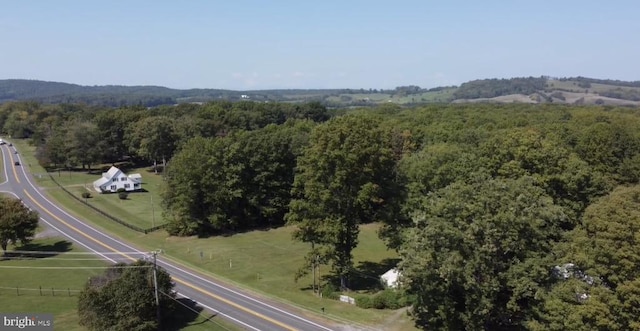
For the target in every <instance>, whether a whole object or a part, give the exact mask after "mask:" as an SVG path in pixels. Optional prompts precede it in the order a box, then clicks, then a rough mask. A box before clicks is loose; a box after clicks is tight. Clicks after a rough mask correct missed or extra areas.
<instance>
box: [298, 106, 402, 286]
mask: <svg viewBox="0 0 640 331" xmlns="http://www.w3.org/2000/svg"><path fill="white" fill-rule="evenodd" d="M400 193H401V190H400V187H399V185H398V182H397V170H396V159H395V158H394V152H393V145H392V137H391V132H390V130H385V129H383V128H382V127H381V121H380V120H379V119H376V118H375V117H372V116H370V115H359V116H349V115H348V116H343V117H339V118H334V119H332V120H329V121H328V122H326V123H324V124H322V125H320V126H318V127H316V128H315V129H314V131H313V132H312V134H311V138H310V143H309V146H308V148H307V149H306V150H305V151H304V154H303V155H302V156H301V157H300V158H299V159H298V166H297V174H296V178H295V182H294V189H293V195H294V197H295V199H294V200H292V201H291V204H290V212H289V213H288V215H287V217H286V218H287V220H288V222H289V223H291V224H296V225H297V227H298V230H297V231H296V232H295V234H294V238H295V239H297V240H300V241H303V242H308V243H311V244H312V247H313V249H318V253H322V255H324V256H323V259H326V260H328V261H331V263H332V266H333V269H334V271H335V272H336V274H337V275H338V276H339V277H340V279H341V283H342V284H341V285H342V286H343V287H347V286H348V274H349V272H350V270H351V269H352V267H353V266H352V264H353V261H352V254H351V252H352V250H353V249H354V248H355V247H356V246H357V244H358V233H359V228H358V226H359V225H360V224H362V223H366V222H373V221H386V220H389V219H391V218H393V217H394V216H395V214H394V212H395V211H397V208H396V207H397V204H398V199H399V197H400V196H401V194H400ZM311 263H314V260H313V256H311V257H310V259H308V261H307V264H311ZM301 270H308V268H307V266H303V268H302V269H301Z"/></svg>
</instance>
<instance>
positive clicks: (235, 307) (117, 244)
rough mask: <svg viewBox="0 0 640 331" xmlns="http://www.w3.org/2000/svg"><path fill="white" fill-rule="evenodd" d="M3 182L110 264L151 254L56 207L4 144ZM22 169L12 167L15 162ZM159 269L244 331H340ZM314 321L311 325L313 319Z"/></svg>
mask: <svg viewBox="0 0 640 331" xmlns="http://www.w3.org/2000/svg"><path fill="white" fill-rule="evenodd" d="M0 147H1V151H2V162H3V163H4V169H5V171H4V175H5V176H4V177H5V178H6V180H5V181H4V182H2V183H0V191H4V192H10V193H12V194H14V195H15V196H17V197H19V198H20V199H22V201H23V203H24V204H25V205H27V206H29V207H30V208H32V209H33V210H35V211H37V212H38V213H40V217H41V221H43V222H44V223H45V224H47V225H48V226H49V227H51V228H53V229H55V230H56V231H58V232H60V233H61V234H62V235H64V236H66V237H68V238H69V239H70V240H72V241H74V242H76V243H77V244H79V245H80V246H83V247H84V248H86V249H87V250H89V251H92V252H94V253H95V254H97V255H99V256H101V257H103V258H104V259H105V260H108V261H111V262H131V261H134V260H137V259H140V258H142V257H144V256H146V255H148V253H149V252H146V251H143V250H139V249H137V248H135V247H134V246H133V245H131V244H128V243H125V242H123V241H122V240H119V239H117V238H114V237H113V236H110V235H109V234H106V233H104V232H103V231H101V230H100V229H97V228H95V227H92V226H90V225H88V224H86V223H84V222H83V221H81V220H79V219H77V218H75V217H73V216H72V215H70V214H68V213H67V212H65V211H64V210H63V209H61V208H59V207H58V206H57V205H56V204H55V203H53V202H52V201H50V200H49V199H48V198H47V197H46V196H45V195H44V194H43V193H42V191H41V190H40V189H39V188H38V187H37V186H35V185H34V181H33V179H32V177H31V174H30V173H28V172H27V171H26V169H25V168H26V167H25V166H24V165H22V161H23V160H22V159H21V157H20V154H17V153H16V150H15V148H14V147H10V146H9V145H8V144H5V145H2V146H0ZM16 161H17V162H20V163H21V164H20V165H15V164H14V163H15V162H16ZM157 263H158V265H160V266H161V267H163V268H164V269H166V270H167V271H168V272H169V274H171V275H172V277H173V280H174V282H175V283H176V291H177V292H178V293H179V295H181V296H185V297H188V298H190V299H191V300H193V301H195V302H197V303H198V304H199V305H201V306H202V307H204V308H205V309H207V310H210V311H211V312H214V313H217V314H219V315H220V316H222V317H224V318H226V319H228V320H231V321H233V322H235V323H236V324H238V325H239V326H241V327H242V328H245V329H247V330H304V331H307V330H308V331H314V330H318V331H328V330H332V329H333V330H336V329H340V327H338V326H330V324H329V323H328V322H326V321H322V320H321V319H320V318H316V317H308V316H301V315H300V313H299V312H298V313H296V312H295V311H298V310H297V309H293V308H282V307H283V306H282V305H281V304H279V305H278V306H280V307H276V306H275V305H274V304H273V303H269V302H266V301H265V300H264V299H258V298H256V297H254V296H252V295H251V294H250V293H246V292H245V291H242V290H239V289H233V288H230V287H229V286H223V285H220V284H217V283H216V282H215V281H213V280H212V279H211V278H210V277H208V276H207V275H204V274H202V273H199V272H197V271H195V270H191V269H190V268H188V267H186V266H183V265H179V264H178V263H176V262H173V261H168V260H166V259H163V258H162V256H161V255H159V256H158V260H157ZM312 319H313V320H312Z"/></svg>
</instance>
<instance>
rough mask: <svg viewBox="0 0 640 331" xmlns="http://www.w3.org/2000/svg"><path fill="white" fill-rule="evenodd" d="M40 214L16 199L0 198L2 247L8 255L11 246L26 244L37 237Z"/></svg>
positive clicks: (0, 243)
mask: <svg viewBox="0 0 640 331" xmlns="http://www.w3.org/2000/svg"><path fill="white" fill-rule="evenodd" d="M38 219H39V216H38V213H37V212H35V211H31V210H30V209H29V208H27V207H26V206H24V205H23V204H22V201H20V200H18V199H14V198H7V197H3V196H0V246H1V247H2V250H3V252H5V253H6V251H7V246H8V245H9V244H12V245H15V244H16V243H18V242H20V243H22V244H26V243H28V242H29V241H31V239H32V238H33V236H34V235H35V232H36V228H37V227H38Z"/></svg>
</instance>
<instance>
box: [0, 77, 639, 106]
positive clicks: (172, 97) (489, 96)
mask: <svg viewBox="0 0 640 331" xmlns="http://www.w3.org/2000/svg"><path fill="white" fill-rule="evenodd" d="M567 93H568V94H567ZM505 96H506V97H507V98H505V99H500V97H505ZM508 96H512V97H511V98H509V97H508ZM243 100H244V101H247V100H251V101H257V102H294V103H307V102H312V101H317V102H321V103H322V104H323V105H325V106H327V107H331V108H336V107H337V108H344V107H360V106H372V105H377V104H383V103H395V104H402V105H413V106H415V105H420V104H430V103H449V102H452V101H455V100H458V101H460V100H464V101H473V100H477V101H483V102H505V103H510V102H527V103H569V104H604V105H638V102H640V82H638V81H635V82H626V81H619V80H610V79H594V78H586V77H570V78H551V77H547V76H542V77H514V78H509V79H496V78H494V79H478V80H473V81H469V82H465V83H462V84H461V85H460V86H437V87H432V88H423V87H420V86H416V85H407V86H397V87H395V88H386V89H383V88H372V87H369V88H366V89H365V88H359V89H357V88H354V89H352V88H342V89H271V90H249V91H233V90H224V89H172V88H166V87H160V86H117V85H106V86H82V85H77V84H68V83H58V82H45V81H38V80H24V79H6V80H0V102H10V101H35V102H40V103H45V104H60V103H66V104H78V103H81V104H86V105H89V106H99V107H111V108H119V107H125V106H144V107H157V106H161V105H175V104H183V103H199V104H200V103H206V102H212V101H243Z"/></svg>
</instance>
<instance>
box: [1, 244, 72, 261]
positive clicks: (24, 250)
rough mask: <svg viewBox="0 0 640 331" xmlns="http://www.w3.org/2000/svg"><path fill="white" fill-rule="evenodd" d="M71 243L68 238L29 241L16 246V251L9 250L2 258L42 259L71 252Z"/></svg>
mask: <svg viewBox="0 0 640 331" xmlns="http://www.w3.org/2000/svg"><path fill="white" fill-rule="evenodd" d="M71 245H72V244H71V242H70V241H66V240H59V241H56V242H55V243H53V244H42V243H28V244H24V245H21V246H18V247H16V249H15V251H7V253H6V254H4V256H2V258H1V259H2V260H5V259H7V260H10V259H17V258H20V259H42V258H47V257H54V256H56V255H58V254H62V253H65V252H69V251H70V250H71ZM39 252H42V253H39Z"/></svg>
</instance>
